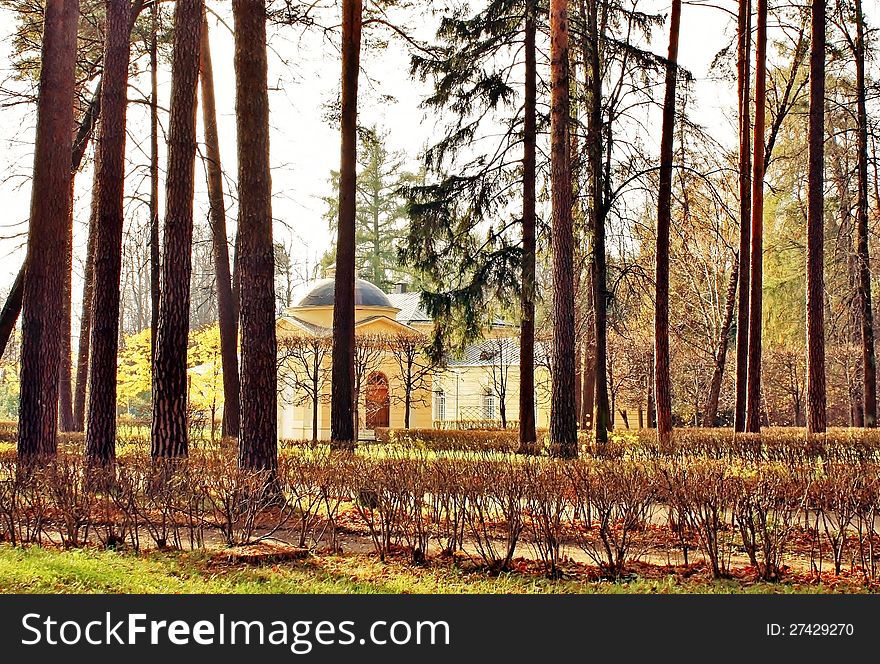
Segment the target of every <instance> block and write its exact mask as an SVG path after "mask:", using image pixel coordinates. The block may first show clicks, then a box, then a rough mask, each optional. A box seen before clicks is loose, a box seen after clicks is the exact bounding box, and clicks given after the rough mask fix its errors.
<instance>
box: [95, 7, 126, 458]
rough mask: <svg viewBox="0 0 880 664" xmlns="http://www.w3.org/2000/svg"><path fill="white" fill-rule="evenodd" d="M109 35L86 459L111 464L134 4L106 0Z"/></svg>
mask: <svg viewBox="0 0 880 664" xmlns="http://www.w3.org/2000/svg"><path fill="white" fill-rule="evenodd" d="M106 9H107V37H106V40H105V46H104V78H103V80H102V85H101V113H102V119H101V135H100V140H99V141H98V154H97V157H96V164H97V175H96V178H95V185H96V186H97V190H98V193H97V210H96V212H97V217H96V222H97V223H96V231H97V232H96V236H95V239H94V243H95V244H94V248H93V251H94V253H93V259H92V260H93V261H94V263H93V269H94V275H93V277H94V291H93V297H94V299H93V303H92V320H91V326H90V330H91V337H92V340H91V344H90V347H91V367H90V370H89V374H90V376H91V380H92V384H93V385H94V386H95V387H94V389H92V390H91V391H90V392H89V408H88V426H87V433H86V459H87V460H88V461H89V463H92V464H100V465H106V464H110V463H112V462H113V461H114V460H115V458H116V356H117V351H118V343H119V276H120V272H121V269H122V224H123V218H124V217H123V192H124V184H125V115H126V106H127V102H128V99H127V96H126V92H127V87H128V64H129V35H130V33H129V23H128V19H129V2H128V0H106Z"/></svg>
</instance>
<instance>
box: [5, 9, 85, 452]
mask: <svg viewBox="0 0 880 664" xmlns="http://www.w3.org/2000/svg"><path fill="white" fill-rule="evenodd" d="M78 18H79V1H78V0H63V1H58V2H51V3H47V5H46V8H45V14H44V23H43V45H42V49H41V63H42V66H41V69H40V87H39V90H40V92H39V98H38V101H37V132H36V141H35V152H34V175H33V186H32V190H31V209H30V225H29V228H28V231H29V232H28V245H27V256H28V258H27V259H26V263H27V277H26V278H25V279H24V290H23V293H22V314H23V315H22V348H21V393H20V402H19V421H18V454H19V458H21V459H23V460H28V461H30V460H34V459H37V458H40V457H48V456H54V455H55V453H56V451H57V440H56V424H57V421H58V365H59V362H60V359H61V358H60V355H59V352H60V344H59V339H60V335H61V333H62V330H61V316H60V312H61V300H62V293H61V289H59V288H58V284H60V283H62V282H63V278H64V275H63V271H64V247H65V242H66V235H65V233H66V226H67V220H68V210H69V208H70V205H71V203H72V201H71V199H70V179H71V172H70V161H69V160H68V158H69V156H70V150H71V142H72V140H71V135H70V128H71V126H72V125H73V88H74V64H75V60H76V33H77V21H78Z"/></svg>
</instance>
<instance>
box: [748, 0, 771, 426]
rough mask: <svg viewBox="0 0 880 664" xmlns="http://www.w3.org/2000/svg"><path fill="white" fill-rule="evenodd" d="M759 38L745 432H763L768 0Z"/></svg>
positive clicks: (761, 9) (760, 12) (762, 2)
mask: <svg viewBox="0 0 880 664" xmlns="http://www.w3.org/2000/svg"><path fill="white" fill-rule="evenodd" d="M757 23H758V26H757V27H758V30H757V33H756V35H755V137H754V140H753V141H752V144H753V146H754V148H753V149H754V154H753V156H752V228H751V247H750V254H749V269H750V284H749V360H748V374H747V376H748V377H747V390H746V425H745V430H746V431H748V432H750V433H758V432H759V431H760V430H761V325H762V320H761V314H762V311H763V306H762V303H763V298H762V294H763V275H764V270H763V261H764V256H763V254H764V245H763V242H764V117H765V109H766V106H767V0H758V6H757Z"/></svg>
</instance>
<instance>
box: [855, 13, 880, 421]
mask: <svg viewBox="0 0 880 664" xmlns="http://www.w3.org/2000/svg"><path fill="white" fill-rule="evenodd" d="M855 11H856V43H855V51H856V52H855V60H856V95H857V112H856V118H857V123H858V185H859V194H858V209H857V219H856V224H857V249H856V254H857V256H858V269H859V311H860V314H861V315H860V318H861V332H862V340H861V341H862V367H863V383H862V404H863V409H864V424H865V426H866V427H868V428H874V427H876V426H877V357H876V355H875V352H874V314H873V310H872V306H871V258H870V254H869V253H868V238H869V235H868V112H867V107H866V102H865V16H864V14H863V12H862V0H855Z"/></svg>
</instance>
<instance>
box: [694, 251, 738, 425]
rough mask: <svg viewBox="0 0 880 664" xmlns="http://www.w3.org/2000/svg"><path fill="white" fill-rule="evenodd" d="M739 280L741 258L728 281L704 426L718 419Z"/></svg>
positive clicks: (735, 263) (734, 266) (704, 413)
mask: <svg viewBox="0 0 880 664" xmlns="http://www.w3.org/2000/svg"><path fill="white" fill-rule="evenodd" d="M738 280H739V260H738V259H737V260H736V261H735V262H734V264H733V269H732V270H731V272H730V281H729V282H728V283H727V300H726V302H725V304H724V320H723V321H722V323H721V334H719V335H718V348H717V349H716V350H715V368H714V369H713V370H712V380H711V381H710V382H709V396H708V398H707V399H706V408H705V410H704V412H703V426H704V427H714V426H716V425H717V419H718V401H719V399H720V398H721V384H722V383H723V382H724V367H725V366H726V364H727V347H728V346H729V345H730V328H731V326H732V325H733V314H734V312H735V311H736V285H737V281H738Z"/></svg>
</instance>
